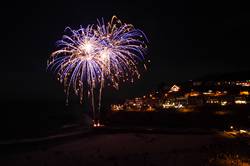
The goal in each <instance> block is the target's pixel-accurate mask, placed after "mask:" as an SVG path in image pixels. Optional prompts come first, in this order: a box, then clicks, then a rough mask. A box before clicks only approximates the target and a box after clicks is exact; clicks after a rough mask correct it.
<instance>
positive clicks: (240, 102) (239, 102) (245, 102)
mask: <svg viewBox="0 0 250 166" xmlns="http://www.w3.org/2000/svg"><path fill="white" fill-rule="evenodd" d="M234 102H235V104H247V101H246V100H235V101H234Z"/></svg>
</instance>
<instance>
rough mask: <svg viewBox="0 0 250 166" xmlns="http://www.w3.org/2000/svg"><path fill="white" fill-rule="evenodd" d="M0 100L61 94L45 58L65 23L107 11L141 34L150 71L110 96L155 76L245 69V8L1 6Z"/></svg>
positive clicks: (141, 88) (148, 1)
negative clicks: (147, 41) (144, 42)
mask: <svg viewBox="0 0 250 166" xmlns="http://www.w3.org/2000/svg"><path fill="white" fill-rule="evenodd" d="M0 15H1V16H0V17H1V47H2V48H1V61H0V63H1V64H0V69H1V70H0V73H1V91H0V93H1V100H2V101H11V100H52V101H53V100H60V99H62V100H63V99H64V93H63V90H62V87H61V85H60V84H59V83H58V82H57V81H56V79H55V77H54V76H53V75H52V74H51V73H50V72H46V65H47V64H46V63H47V58H48V57H49V55H50V53H51V52H52V51H53V50H54V49H55V41H56V40H58V39H60V38H61V36H62V34H63V31H64V28H65V27H66V26H70V27H72V28H73V29H77V28H79V26H80V25H83V26H86V25H88V24H93V23H96V19H97V18H102V17H103V18H104V19H105V20H106V21H108V20H110V19H111V17H112V15H116V16H118V18H120V19H121V20H123V21H124V22H127V23H131V24H133V25H134V26H135V27H136V28H139V29H141V30H143V31H144V32H145V34H146V35H147V37H148V39H149V41H150V43H149V44H148V47H149V50H148V56H149V57H150V59H151V63H150V65H149V66H148V68H149V70H148V71H147V72H144V73H143V77H142V79H141V80H140V81H137V82H136V84H135V85H123V86H122V88H121V90H120V91H117V92H113V91H115V90H107V92H108V93H110V96H111V98H112V95H113V97H114V95H119V96H123V97H131V96H136V95H141V94H143V93H146V92H147V91H148V90H150V89H152V88H155V87H156V86H157V85H158V84H160V83H161V82H166V83H173V82H175V81H185V80H189V79H194V78H197V77H200V76H204V75H207V74H214V73H224V72H232V71H241V70H250V65H249V64H250V63H249V60H250V58H249V57H250V56H249V52H250V51H249V44H250V42H249V37H250V34H249V30H250V13H249V10H248V6H247V5H244V4H240V2H238V1H233V2H232V3H231V2H229V1H227V3H218V2H216V3H212V2H211V3H210V1H206V2H203V1H202V2H200V3H194V2H191V1H172V0H171V1H165V2H164V3H163V2H162V1H158V2H157V1H156V0H144V1H140V2H139V1H135V0H133V1H106V0H103V1H96V0H95V1H94V0H93V1H92V0H89V1H85V0H81V1H73V0H67V1H57V2H56V1H53V2H52V0H51V1H49V2H45V1H41V2H38V1H36V2H23V1H20V2H18V3H15V2H8V3H6V4H1V10H0Z"/></svg>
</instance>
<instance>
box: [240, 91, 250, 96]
mask: <svg viewBox="0 0 250 166" xmlns="http://www.w3.org/2000/svg"><path fill="white" fill-rule="evenodd" d="M249 94H250V93H249V92H248V91H240V95H247V96H248V95H249Z"/></svg>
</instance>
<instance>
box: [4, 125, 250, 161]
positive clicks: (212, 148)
mask: <svg viewBox="0 0 250 166" xmlns="http://www.w3.org/2000/svg"><path fill="white" fill-rule="evenodd" d="M150 130H151V129H149V130H137V131H135V130H134V131H131V132H129V130H120V132H119V130H117V129H116V130H115V131H114V130H105V129H104V130H103V129H99V130H94V131H90V132H86V133H83V134H77V135H76V136H70V137H67V138H66V137H65V138H63V139H62V138H60V139H59V138H56V139H51V140H47V141H40V142H32V143H27V142H26V143H25V144H24V146H22V143H18V144H16V146H11V144H10V145H5V146H3V145H2V147H5V148H4V149H5V150H6V151H4V149H3V148H2V149H1V157H0V165H3V166H20V165H25V166H34V165H35V166H57V165H58V166H68V165H72V166H83V165H87V166H92V165H93V166H94V165H102V166H104V165H108V166H122V165H124V166H127V165H129V166H132V165H136V166H139V165H140V166H144V165H145V166H157V165H159V166H162V165H171V166H182V165H192V166H195V165H197V166H200V165H241V166H250V156H249V154H250V145H249V140H248V138H240V137H231V136H228V135H226V134H225V133H223V132H201V131H198V132H197V131H193V132H192V131H191V130H190V131H187V130H185V131H179V132H173V131H166V130H165V131H163V132H160V131H159V130H151V131H150ZM155 131H156V132H155ZM8 146H9V147H10V148H9V149H8V148H7V147H8ZM15 147H16V148H15Z"/></svg>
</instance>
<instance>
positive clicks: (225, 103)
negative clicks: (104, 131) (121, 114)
mask: <svg viewBox="0 0 250 166" xmlns="http://www.w3.org/2000/svg"><path fill="white" fill-rule="evenodd" d="M249 104H250V80H237V81H188V82H186V83H180V84H176V85H172V86H170V87H166V86H165V87H164V88H162V89H158V90H157V91H153V92H151V93H149V94H147V95H144V96H141V97H136V98H133V99H127V100H125V102H124V103H120V104H112V105H111V111H113V112H117V111H137V112H140V111H143V112H145V111H146V112H147V111H148V112H150V111H180V112H192V111H194V110H195V109H194V108H198V107H205V106H216V107H230V106H240V105H249Z"/></svg>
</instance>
